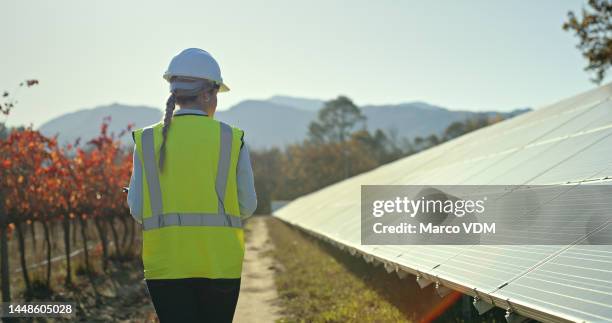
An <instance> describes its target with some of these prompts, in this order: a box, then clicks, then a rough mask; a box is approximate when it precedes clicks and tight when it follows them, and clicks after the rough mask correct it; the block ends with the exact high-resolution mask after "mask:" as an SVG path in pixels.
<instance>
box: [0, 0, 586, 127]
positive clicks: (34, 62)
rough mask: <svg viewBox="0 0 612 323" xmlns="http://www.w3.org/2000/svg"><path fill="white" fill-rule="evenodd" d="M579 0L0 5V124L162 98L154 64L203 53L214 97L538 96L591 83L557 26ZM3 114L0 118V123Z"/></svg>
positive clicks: (532, 100) (542, 99)
mask: <svg viewBox="0 0 612 323" xmlns="http://www.w3.org/2000/svg"><path fill="white" fill-rule="evenodd" d="M582 6H583V1H569V0H564V1H559V0H549V1H527V0H525V1H486V0H483V1H474V0H470V1H425V0H423V1H409V0H402V1H400V0H393V1H391V0H389V1H356V0H351V1H330V0H327V1H324V0H321V1H313V0H309V1H286V0H285V1H281V0H278V1H241V2H238V1H218V0H217V1H201V0H197V1H157V2H154V1H108V0H106V1H77V0H75V1H61V0H55V1H38V0H18V1H16V0H3V1H2V2H0V12H2V19H0V36H1V40H0V41H1V42H2V47H1V48H2V50H0V66H1V69H0V71H1V72H0V90H3V89H5V90H9V91H11V90H13V89H14V88H15V86H16V84H17V83H18V82H20V81H21V80H23V79H27V78H37V79H39V80H40V85H39V86H37V87H34V88H31V89H26V90H20V93H18V100H19V101H20V103H19V106H18V107H17V108H16V110H15V111H14V113H13V114H12V115H11V116H10V117H9V119H8V123H9V124H24V123H25V124H29V123H33V124H34V125H35V126H37V125H40V124H41V123H42V122H45V121H47V120H49V119H50V118H52V117H55V116H58V115H60V114H63V113H66V112H70V111H75V110H78V109H81V108H89V107H94V106H98V105H103V104H109V103H113V102H120V103H126V104H138V105H149V106H155V107H162V106H163V105H164V103H165V100H166V97H167V94H168V88H167V84H166V83H165V81H164V80H163V79H162V77H161V75H162V73H163V72H164V70H165V68H166V67H167V64H168V62H169V61H170V59H171V58H172V56H173V55H175V54H176V53H178V52H179V51H180V50H182V49H184V48H187V47H200V48H204V49H206V50H208V51H209V52H211V53H212V54H213V56H215V57H216V58H217V60H218V61H219V62H220V64H221V70H222V74H223V77H224V79H225V80H226V81H227V84H228V85H229V86H230V88H231V89H232V91H230V92H229V93H227V94H221V95H220V97H219V104H220V108H221V109H224V108H228V107H230V106H231V105H233V104H235V103H237V102H239V101H241V100H244V99H264V98H267V97H269V96H272V95H275V94H286V95H292V96H303V97H312V98H322V99H329V98H332V97H335V96H337V95H338V94H345V95H348V96H349V97H351V98H353V99H354V100H355V102H356V103H357V104H382V103H398V102H405V101H414V100H420V101H426V102H429V103H433V104H439V105H442V106H446V107H449V108H452V109H469V110H483V109H496V110H509V109H513V108H517V107H524V106H535V107H538V106H541V105H544V104H548V103H552V102H554V101H556V100H559V99H561V98H564V97H567V96H571V95H573V94H576V93H579V92H581V91H584V90H587V89H589V88H592V87H594V85H593V84H592V83H590V82H589V77H590V75H588V74H587V73H586V72H584V71H583V67H584V65H585V60H584V59H583V58H582V56H581V55H580V53H579V52H578V50H577V49H576V48H575V45H576V39H575V37H574V36H573V35H572V34H570V33H568V32H564V31H563V30H562V28H561V25H562V23H563V21H564V20H565V18H566V15H567V11H568V10H570V9H572V10H575V9H580V8H581V7H582ZM1 120H3V117H0V121H1Z"/></svg>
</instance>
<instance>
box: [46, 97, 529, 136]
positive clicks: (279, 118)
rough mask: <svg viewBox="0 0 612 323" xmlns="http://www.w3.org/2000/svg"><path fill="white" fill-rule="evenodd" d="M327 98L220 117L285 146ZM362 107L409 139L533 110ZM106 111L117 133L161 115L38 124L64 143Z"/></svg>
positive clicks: (374, 122)
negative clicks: (458, 123) (478, 118)
mask: <svg viewBox="0 0 612 323" xmlns="http://www.w3.org/2000/svg"><path fill="white" fill-rule="evenodd" d="M324 103H325V102H324V101H322V100H317V99H305V98H296V97H290V96H273V97H271V98H269V99H267V100H245V101H242V102H240V103H238V104H236V105H234V106H232V107H231V108H229V109H227V110H222V111H217V113H216V114H215V118H217V119H219V120H221V121H224V122H226V123H229V124H232V125H235V126H238V127H240V128H241V129H243V130H244V131H245V140H246V142H248V144H249V146H251V147H254V148H269V147H274V146H276V147H283V146H285V145H287V144H291V143H296V142H300V141H302V140H303V139H305V138H306V136H307V133H308V125H309V124H310V122H311V121H313V120H315V119H316V118H317V113H318V111H319V109H321V107H323V105H324ZM361 108H362V112H363V114H364V115H365V116H366V118H367V128H368V129H369V130H376V129H382V130H385V131H387V132H393V133H394V134H395V135H396V136H397V137H398V138H410V139H412V138H414V137H416V136H428V135H431V134H436V135H439V134H441V133H442V132H443V131H444V130H445V129H446V127H448V125H450V124H451V123H452V122H455V121H463V120H466V119H469V118H473V117H476V116H478V115H486V116H495V115H498V114H500V115H501V116H502V117H505V118H506V117H512V116H515V115H518V114H520V113H524V112H526V111H529V110H531V109H530V108H522V109H516V110H513V111H511V112H495V111H483V112H473V111H455V110H450V109H447V108H443V107H439V106H435V105H431V104H428V103H425V102H410V103H401V104H396V105H367V106H362V107H361ZM105 117H110V118H111V123H110V125H109V131H110V132H114V133H116V134H118V133H120V132H121V130H123V129H125V128H126V126H127V125H128V124H130V123H132V124H134V126H135V127H136V128H139V127H144V126H147V125H150V124H152V123H155V122H157V121H159V120H160V119H161V117H162V111H161V110H160V109H158V108H153V107H146V106H128V105H123V104H118V103H115V104H111V105H107V106H100V107H96V108H92V109H83V110H79V111H76V112H72V113H67V114H64V115H61V116H59V117H57V118H54V119H52V120H50V121H48V122H46V123H44V124H42V125H41V126H40V127H39V130H40V131H41V132H42V133H43V134H44V135H47V136H54V135H57V136H58V141H59V142H60V143H68V142H74V141H75V140H76V139H77V138H81V140H82V141H87V140H89V139H91V138H93V137H95V136H97V134H99V132H100V125H101V124H102V121H103V119H104V118H105ZM121 140H122V141H123V142H124V143H126V144H129V143H131V138H130V136H124V137H122V138H121Z"/></svg>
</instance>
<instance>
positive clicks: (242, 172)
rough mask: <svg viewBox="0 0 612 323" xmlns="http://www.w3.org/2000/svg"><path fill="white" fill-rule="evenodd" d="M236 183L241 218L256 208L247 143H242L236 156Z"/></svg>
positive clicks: (250, 213)
mask: <svg viewBox="0 0 612 323" xmlns="http://www.w3.org/2000/svg"><path fill="white" fill-rule="evenodd" d="M236 181H237V183H238V204H239V206H240V214H241V215H242V216H243V218H246V217H249V216H251V215H252V214H253V213H254V212H255V209H257V194H256V193H255V180H254V178H253V168H252V167H251V158H250V156H249V149H248V148H247V145H246V144H244V145H242V148H240V154H239V156H238V169H237V174H236Z"/></svg>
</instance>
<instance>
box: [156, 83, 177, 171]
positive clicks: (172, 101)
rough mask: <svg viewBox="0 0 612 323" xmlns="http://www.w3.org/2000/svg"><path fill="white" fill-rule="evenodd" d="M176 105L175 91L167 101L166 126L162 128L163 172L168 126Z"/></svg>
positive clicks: (160, 153)
mask: <svg viewBox="0 0 612 323" xmlns="http://www.w3.org/2000/svg"><path fill="white" fill-rule="evenodd" d="M175 106H176V97H175V96H174V93H172V94H170V97H168V101H167V102H166V113H165V114H164V127H163V128H162V144H161V147H160V148H159V171H160V172H163V169H164V159H165V157H166V137H168V128H170V122H171V121H172V115H173V114H174V108H175Z"/></svg>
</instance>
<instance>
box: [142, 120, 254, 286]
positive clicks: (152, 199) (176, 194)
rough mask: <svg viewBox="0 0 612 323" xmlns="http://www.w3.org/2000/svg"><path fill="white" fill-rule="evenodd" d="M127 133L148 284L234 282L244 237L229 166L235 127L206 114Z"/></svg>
mask: <svg viewBox="0 0 612 323" xmlns="http://www.w3.org/2000/svg"><path fill="white" fill-rule="evenodd" d="M162 127H163V124H162V123H161V122H160V123H157V124H155V125H152V126H150V127H147V128H144V129H139V130H136V131H134V133H133V136H134V141H135V144H136V150H137V154H138V156H139V157H140V161H141V163H142V169H143V176H142V177H143V178H142V181H143V183H142V184H143V185H142V187H143V213H142V216H143V218H142V220H143V221H142V223H143V241H142V261H143V264H144V269H145V278H147V279H176V278H192V277H203V278H240V274H241V272H242V261H243V258H244V233H243V230H242V222H241V220H240V208H239V205H238V188H237V183H236V168H237V164H238V154H239V152H240V147H241V145H242V135H243V132H242V130H240V129H238V128H234V127H231V126H229V125H227V124H225V123H222V122H219V121H216V120H214V119H212V118H209V117H204V116H195V115H181V116H175V117H173V118H172V123H171V125H170V128H169V129H168V134H167V139H166V153H165V154H166V155H165V160H164V164H165V165H164V169H163V171H160V170H159V169H158V161H159V149H160V146H161V143H162Z"/></svg>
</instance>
